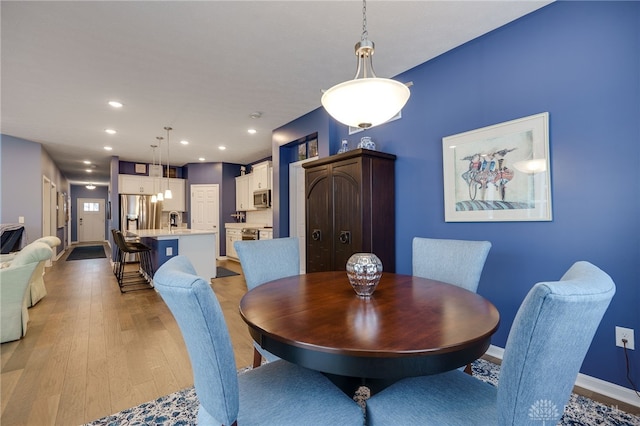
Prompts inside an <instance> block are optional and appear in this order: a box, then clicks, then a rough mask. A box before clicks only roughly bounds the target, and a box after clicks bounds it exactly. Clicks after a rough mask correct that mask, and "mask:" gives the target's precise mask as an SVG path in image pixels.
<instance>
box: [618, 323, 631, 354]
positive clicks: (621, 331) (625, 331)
mask: <svg viewBox="0 0 640 426" xmlns="http://www.w3.org/2000/svg"><path fill="white" fill-rule="evenodd" d="M623 339H626V341H627V345H626V346H627V349H635V342H634V339H633V328H624V327H618V326H616V346H620V347H621V348H623V347H624V344H623V343H622V340H623Z"/></svg>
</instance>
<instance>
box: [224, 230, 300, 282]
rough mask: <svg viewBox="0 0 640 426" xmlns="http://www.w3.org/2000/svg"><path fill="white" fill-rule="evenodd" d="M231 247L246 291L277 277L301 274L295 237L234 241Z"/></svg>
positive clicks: (298, 250)
mask: <svg viewBox="0 0 640 426" xmlns="http://www.w3.org/2000/svg"><path fill="white" fill-rule="evenodd" d="M233 246H234V247H235V249H236V251H237V252H238V258H239V259H240V264H241V265H242V272H243V273H244V278H245V280H246V282H247V288H248V289H249V290H252V289H254V288H256V287H257V286H259V285H261V284H264V283H266V282H269V281H273V280H277V279H278V278H284V277H291V276H293V275H299V274H300V249H299V246H298V239H297V238H274V239H272V240H252V241H236V242H235V243H233Z"/></svg>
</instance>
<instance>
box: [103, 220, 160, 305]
mask: <svg viewBox="0 0 640 426" xmlns="http://www.w3.org/2000/svg"><path fill="white" fill-rule="evenodd" d="M112 233H113V237H114V240H115V243H116V246H117V247H118V254H117V255H116V264H115V265H114V268H115V270H116V273H115V275H116V278H117V279H118V285H119V286H120V292H121V293H126V292H127V291H134V290H144V289H147V288H153V287H152V286H151V284H150V283H149V279H150V277H152V276H153V266H152V264H151V248H150V247H148V246H146V245H145V244H142V243H139V242H134V241H126V240H125V238H124V235H123V234H122V232H120V231H118V230H115V229H114V230H112ZM128 254H133V255H135V256H136V257H137V258H138V262H139V265H140V266H139V268H138V270H136V271H125V266H126V264H127V262H126V259H127V255H128ZM145 275H146V276H145ZM147 277H149V278H147Z"/></svg>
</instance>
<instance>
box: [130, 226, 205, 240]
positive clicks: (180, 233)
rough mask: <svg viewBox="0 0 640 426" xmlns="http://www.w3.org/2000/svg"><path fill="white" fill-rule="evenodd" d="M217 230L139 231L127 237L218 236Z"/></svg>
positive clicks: (131, 232)
mask: <svg viewBox="0 0 640 426" xmlns="http://www.w3.org/2000/svg"><path fill="white" fill-rule="evenodd" d="M217 233H218V231H216V230H213V229H212V230H208V229H185V228H178V229H174V230H173V231H169V230H168V229H137V230H135V231H127V235H133V236H136V237H142V238H164V239H167V238H177V237H188V236H190V235H205V234H217Z"/></svg>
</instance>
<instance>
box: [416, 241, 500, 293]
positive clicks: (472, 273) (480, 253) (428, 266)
mask: <svg viewBox="0 0 640 426" xmlns="http://www.w3.org/2000/svg"><path fill="white" fill-rule="evenodd" d="M489 249H491V243H490V242H489V241H466V240H440V239H433V238H420V237H415V238H414V239H413V275H415V276H416V277H422V278H429V279H432V280H437V281H443V282H445V283H449V284H454V285H457V286H458V287H462V288H465V289H467V290H469V291H473V292H474V293H475V292H476V291H477V290H478V283H479V282H480V275H481V274H482V269H483V268H484V262H485V260H486V259H487V255H488V254H489Z"/></svg>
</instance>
